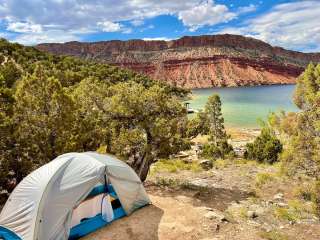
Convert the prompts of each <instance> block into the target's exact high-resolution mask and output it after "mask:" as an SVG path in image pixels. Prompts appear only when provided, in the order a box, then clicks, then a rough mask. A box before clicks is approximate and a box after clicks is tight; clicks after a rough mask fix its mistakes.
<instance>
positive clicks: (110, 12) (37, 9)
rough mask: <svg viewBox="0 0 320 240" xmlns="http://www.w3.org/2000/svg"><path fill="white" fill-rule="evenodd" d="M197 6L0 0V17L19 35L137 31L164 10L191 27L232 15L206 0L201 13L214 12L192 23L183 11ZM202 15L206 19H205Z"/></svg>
mask: <svg viewBox="0 0 320 240" xmlns="http://www.w3.org/2000/svg"><path fill="white" fill-rule="evenodd" d="M201 6H203V4H200V5H199V0H161V1H159V0H90V1H89V0H87V1H85V0H46V1H39V0H1V1H0V19H4V21H8V19H10V21H11V23H14V25H15V26H14V25H13V26H10V27H9V28H8V30H10V31H12V32H16V33H19V34H21V35H27V33H29V32H34V33H40V31H42V32H43V34H44V35H46V36H49V35H50V34H51V33H50V31H53V30H54V31H60V32H63V31H64V32H65V34H66V35H68V36H72V35H74V36H77V37H78V38H81V37H82V36H84V34H89V33H95V32H101V31H105V32H122V33H131V32H132V31H133V29H132V27H134V28H138V29H137V30H138V31H140V30H141V29H143V25H144V21H145V19H146V18H152V17H156V16H160V15H164V14H167V15H172V16H181V17H183V19H184V21H183V22H184V23H185V24H186V26H188V27H193V28H197V27H199V26H200V25H201V26H202V25H205V24H214V23H216V22H219V21H225V20H227V19H230V18H231V17H232V16H233V14H232V13H231V12H229V11H228V10H226V9H227V7H226V6H224V5H216V4H214V2H213V1H211V0H209V1H208V4H207V7H209V8H208V11H207V12H205V13H207V14H210V13H215V14H217V16H213V17H212V16H208V15H207V16H204V18H203V19H199V20H198V22H197V23H196V24H192V23H191V22H190V21H191V19H190V18H188V16H187V13H188V11H190V12H193V11H194V9H195V8H197V7H198V8H199V7H200V8H201ZM212 11H213V12H212ZM221 11H222V12H221ZM224 14H227V15H226V16H224ZM206 17H210V19H209V20H208V21H205V18H206ZM203 21H205V22H204V23H202V22H203ZM8 24H9V22H7V25H8ZM145 29H147V27H145V28H144V30H145ZM144 30H142V31H144ZM21 38H22V37H21ZM40 39H41V38H40ZM40 39H39V40H40Z"/></svg>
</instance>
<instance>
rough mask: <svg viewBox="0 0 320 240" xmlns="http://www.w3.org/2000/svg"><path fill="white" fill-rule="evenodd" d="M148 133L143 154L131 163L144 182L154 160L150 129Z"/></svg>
mask: <svg viewBox="0 0 320 240" xmlns="http://www.w3.org/2000/svg"><path fill="white" fill-rule="evenodd" d="M146 134H147V142H146V147H145V150H144V153H143V155H142V156H141V157H140V158H138V159H134V161H133V162H132V163H131V164H130V165H131V167H132V168H133V169H134V171H135V172H136V173H137V174H138V176H139V177H140V180H141V181H142V182H144V181H145V180H146V179H147V176H148V173H149V169H150V166H151V164H152V163H153V162H154V161H153V156H152V151H151V149H152V147H151V142H152V136H151V134H150V132H149V131H146Z"/></svg>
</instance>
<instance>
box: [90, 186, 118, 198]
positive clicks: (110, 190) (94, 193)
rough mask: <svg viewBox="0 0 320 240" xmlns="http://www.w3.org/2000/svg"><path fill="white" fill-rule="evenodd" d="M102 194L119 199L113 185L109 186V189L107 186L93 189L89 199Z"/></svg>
mask: <svg viewBox="0 0 320 240" xmlns="http://www.w3.org/2000/svg"><path fill="white" fill-rule="evenodd" d="M102 193H109V194H110V195H111V196H112V197H114V198H117V194H116V192H115V191H114V189H113V187H112V185H111V184H109V185H108V186H107V187H106V186H105V185H99V186H96V187H95V188H93V189H92V190H91V192H90V193H89V195H88V196H87V198H91V197H94V196H97V195H99V194H102Z"/></svg>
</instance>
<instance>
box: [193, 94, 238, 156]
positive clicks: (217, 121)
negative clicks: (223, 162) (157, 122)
mask: <svg viewBox="0 0 320 240" xmlns="http://www.w3.org/2000/svg"><path fill="white" fill-rule="evenodd" d="M221 105H222V104H221V100H220V97H219V95H217V94H213V95H212V96H210V97H209V98H208V101H207V103H206V105H205V109H204V112H202V111H200V112H199V113H197V115H196V117H195V118H194V119H192V120H191V121H190V122H189V128H188V134H187V135H189V137H190V136H191V137H195V136H197V135H199V134H202V135H208V136H209V139H208V140H209V142H208V144H205V145H204V146H203V149H202V153H201V154H202V156H203V157H207V158H213V159H216V158H224V157H225V156H226V155H228V154H232V153H233V149H232V146H231V145H230V144H229V143H228V138H229V136H228V135H227V133H226V130H225V127H224V118H223V116H222V112H221Z"/></svg>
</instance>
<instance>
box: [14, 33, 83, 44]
mask: <svg viewBox="0 0 320 240" xmlns="http://www.w3.org/2000/svg"><path fill="white" fill-rule="evenodd" d="M79 40H80V38H79V37H78V36H77V35H74V34H72V33H70V32H65V31H59V30H50V31H46V32H42V33H26V34H21V35H19V36H17V37H15V38H13V39H12V41H13V42H18V43H21V44H24V45H35V44H37V43H44V42H45V43H63V42H70V41H79Z"/></svg>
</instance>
